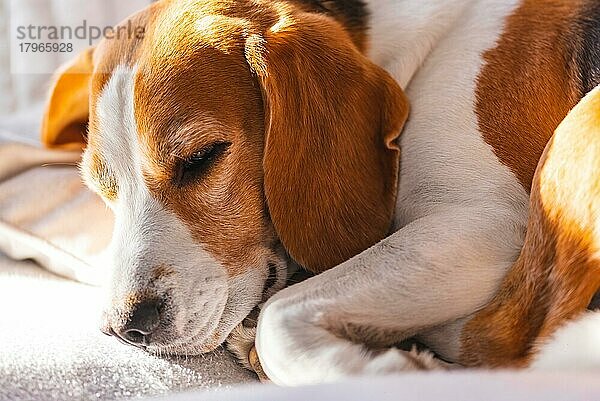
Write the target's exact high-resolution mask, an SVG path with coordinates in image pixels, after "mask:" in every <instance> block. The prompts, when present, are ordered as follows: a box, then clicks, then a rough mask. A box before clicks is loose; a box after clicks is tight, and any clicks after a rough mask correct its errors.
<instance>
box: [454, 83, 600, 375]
mask: <svg viewBox="0 0 600 401" xmlns="http://www.w3.org/2000/svg"><path fill="white" fill-rule="evenodd" d="M599 171H600V88H599V89H596V91H595V92H593V93H592V94H591V95H589V96H587V97H586V98H585V99H584V100H582V102H581V103H580V104H579V105H578V106H577V107H576V108H575V109H574V110H573V111H572V112H571V113H570V114H569V115H568V116H567V118H566V119H565V121H563V123H562V124H561V125H560V126H559V128H558V129H557V131H556V133H555V134H554V136H553V138H552V141H551V142H550V143H549V144H548V146H547V147H546V150H545V152H544V155H543V156H542V159H541V160H540V165H539V167H538V169H537V171H536V175H535V179H534V185H533V188H532V195H531V207H530V218H529V225H528V228H527V236H526V239H525V245H524V247H523V250H522V252H521V255H520V257H519V259H518V260H517V262H516V263H515V265H514V266H513V267H512V268H511V270H510V271H509V273H508V275H507V277H506V278H505V280H504V282H503V283H502V286H501V288H500V291H499V292H498V294H497V295H496V297H495V298H494V299H493V301H492V302H491V303H490V304H489V305H488V306H487V307H486V308H484V309H483V310H482V311H480V312H479V313H478V314H477V315H476V316H475V317H474V318H473V319H472V320H470V321H469V322H468V323H467V324H466V326H465V328H464V330H463V333H462V337H461V343H462V354H461V363H463V364H465V365H468V366H487V367H500V366H526V365H527V364H528V363H529V361H530V359H531V357H532V355H533V353H534V352H535V344H536V343H537V342H538V341H539V340H540V339H546V338H547V337H549V336H551V335H552V334H553V333H554V331H555V330H556V329H557V328H558V327H560V326H561V325H563V324H565V322H566V321H567V320H569V319H572V318H574V317H576V316H577V315H578V314H579V313H581V312H583V311H585V310H586V308H587V306H588V305H589V303H590V301H591V299H592V297H593V296H594V294H595V293H596V292H597V291H598V288H600V261H599V257H598V256H599V253H598V252H599V251H600V231H599V227H598V222H600V175H599V174H598V172H599Z"/></svg>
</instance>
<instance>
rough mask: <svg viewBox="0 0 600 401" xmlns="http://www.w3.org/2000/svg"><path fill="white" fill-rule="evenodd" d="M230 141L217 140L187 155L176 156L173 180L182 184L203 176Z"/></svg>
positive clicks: (223, 152) (227, 147)
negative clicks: (176, 161)
mask: <svg viewBox="0 0 600 401" xmlns="http://www.w3.org/2000/svg"><path fill="white" fill-rule="evenodd" d="M230 146H231V142H227V141H218V142H214V143H211V144H209V145H207V146H204V147H203V148H201V149H200V150H198V151H196V152H194V153H193V154H191V155H190V156H188V157H183V158H178V159H179V160H178V163H177V167H176V174H175V181H176V183H177V185H179V186H184V185H186V184H187V183H189V182H191V181H192V180H195V179H198V178H200V177H201V176H203V175H204V174H205V173H206V172H207V171H208V170H209V169H210V168H211V167H212V165H213V164H215V163H216V162H217V161H218V160H219V159H220V158H221V157H222V156H223V155H224V154H225V152H226V151H227V150H228V149H229V147H230Z"/></svg>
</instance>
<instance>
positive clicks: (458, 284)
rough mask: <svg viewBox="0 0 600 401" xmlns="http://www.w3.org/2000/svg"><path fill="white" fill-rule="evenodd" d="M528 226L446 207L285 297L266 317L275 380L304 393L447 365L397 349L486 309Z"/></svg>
mask: <svg viewBox="0 0 600 401" xmlns="http://www.w3.org/2000/svg"><path fill="white" fill-rule="evenodd" d="M522 224H523V222H522V218H517V217H516V213H515V212H513V211H506V212H505V213H503V212H502V209H501V208H500V207H494V206H493V205H486V207H471V208H462V207H454V208H446V209H445V210H443V211H440V212H439V213H436V214H432V215H430V216H426V217H423V218H421V219H418V220H416V221H414V222H412V223H410V224H409V225H407V226H405V227H404V228H402V229H401V230H400V231H398V232H396V233H394V234H393V235H391V236H390V237H388V238H386V239H385V240H383V241H382V242H380V243H379V244H377V245H375V246H373V247H371V248H370V249H368V250H366V251H365V252H363V253H362V254H360V255H358V256H356V257H354V258H352V259H350V260H349V261H347V262H344V263H342V264H341V265H339V266H337V267H335V268H333V269H331V270H329V271H326V272H324V273H322V274H320V275H318V276H316V277H313V278H311V279H309V280H307V281H305V282H302V283H300V284H297V285H294V286H292V287H289V288H287V289H285V290H283V291H281V292H279V293H278V294H276V295H275V296H274V297H273V298H271V300H269V302H267V304H266V305H265V307H264V308H263V310H262V313H261V315H260V318H259V324H258V334H257V341H256V347H257V351H258V354H259V357H260V360H261V362H262V364H263V368H264V370H265V372H266V373H267V375H268V376H269V378H271V380H273V381H275V382H276V383H279V384H287V385H298V384H308V383H316V382H323V381H331V380H336V379H339V378H343V377H346V376H351V375H357V374H379V373H389V372H398V371H404V370H414V369H429V368H432V367H436V366H439V365H438V364H437V363H436V362H435V361H434V360H432V359H431V358H430V357H429V356H428V355H426V354H425V355H423V354H422V355H419V354H416V353H414V352H413V353H409V352H403V351H400V350H398V349H396V348H389V347H390V346H392V345H393V344H395V343H397V342H398V341H399V340H401V339H403V338H406V337H409V336H411V335H414V334H416V333H417V332H419V330H421V329H424V328H427V327H431V326H434V325H438V324H441V323H443V322H447V321H450V320H455V319H457V318H459V317H463V316H466V315H469V314H471V313H473V312H474V311H475V310H477V309H478V308H481V307H482V306H484V305H485V304H486V303H487V302H488V301H489V300H490V298H491V297H492V296H493V295H494V292H495V291H496V289H497V286H498V285H499V282H500V281H501V279H502V277H503V275H504V273H505V271H506V269H507V268H508V267H510V266H511V264H512V263H513V262H514V260H515V258H516V257H517V256H518V254H519V250H520V247H521V246H522V240H523V236H524V227H523V225H522ZM366 344H368V345H369V346H370V347H369V346H367V345H366Z"/></svg>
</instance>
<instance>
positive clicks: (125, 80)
mask: <svg viewBox="0 0 600 401" xmlns="http://www.w3.org/2000/svg"><path fill="white" fill-rule="evenodd" d="M135 76H136V68H135V67H134V68H130V67H126V66H119V67H117V68H116V69H115V70H114V72H113V74H112V76H111V78H110V80H109V81H108V83H107V84H106V86H105V87H104V89H103V91H102V93H101V94H100V96H99V98H98V102H97V110H96V113H97V118H98V140H97V149H96V150H97V151H98V153H99V155H100V156H101V158H102V160H103V161H104V164H105V165H106V166H107V168H108V169H110V171H111V173H112V174H113V175H114V177H115V178H116V181H117V185H118V199H117V201H116V202H115V204H114V205H112V207H113V210H114V212H115V218H116V221H115V229H114V233H113V243H112V250H113V261H114V264H115V266H114V267H113V268H114V275H116V277H114V279H113V286H115V285H118V286H119V287H123V288H120V289H117V288H115V289H114V290H115V291H116V293H115V294H113V297H119V296H122V295H123V294H124V293H125V292H127V291H136V290H143V289H144V287H145V286H146V285H148V280H149V279H150V278H151V276H152V274H151V273H152V270H153V269H154V268H156V267H157V266H160V265H168V266H172V267H173V268H175V269H176V270H177V273H178V275H181V276H183V277H186V278H187V279H190V280H191V281H194V278H198V280H200V278H202V280H203V279H204V278H205V276H211V277H214V276H215V275H220V274H224V270H223V268H222V267H221V266H220V265H219V263H218V262H217V261H216V260H215V259H214V258H213V257H212V256H211V255H210V254H209V253H207V252H205V251H204V250H203V249H202V245H201V244H199V243H197V242H196V241H194V239H193V238H192V235H191V233H190V232H189V230H188V228H187V227H186V226H185V224H183V222H181V221H180V220H179V219H178V218H177V216H176V215H175V214H174V213H172V212H170V211H168V210H166V209H165V208H164V207H163V205H161V204H160V203H159V202H158V201H157V200H156V199H155V198H154V197H153V196H152V194H151V193H150V191H149V190H148V188H147V187H146V184H145V182H144V178H143V174H142V160H143V157H144V156H143V153H142V152H141V147H140V143H139V140H138V132H137V124H136V120H135V113H134V89H135ZM198 275H201V276H202V277H196V276H198ZM180 286H181V287H184V286H185V283H181V284H180Z"/></svg>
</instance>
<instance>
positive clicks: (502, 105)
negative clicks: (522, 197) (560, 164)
mask: <svg viewBox="0 0 600 401" xmlns="http://www.w3.org/2000/svg"><path fill="white" fill-rule="evenodd" d="M577 4H578V2H576V1H573V0H545V1H540V0H524V1H523V3H522V5H521V6H520V7H519V8H518V10H516V12H515V13H514V14H513V15H511V16H510V17H509V18H508V19H507V22H506V26H505V30H504V33H503V34H502V36H501V38H500V40H499V42H498V45H497V47H495V48H494V49H491V50H489V51H487V52H486V53H485V54H484V56H483V58H484V60H485V62H486V65H485V66H484V68H483V69H482V71H481V74H480V75H479V79H478V85H477V89H476V109H475V111H476V113H477V117H478V119H479V129H480V131H481V133H482V135H483V139H484V140H485V141H486V142H487V143H488V144H489V145H490V146H491V147H492V148H493V150H494V153H495V154H496V156H497V157H498V158H499V159H500V161H501V162H502V164H504V165H506V166H508V167H509V168H510V170H511V171H512V172H513V173H514V174H515V175H516V176H517V178H518V179H519V181H520V182H521V185H523V187H524V188H525V189H527V190H529V189H530V188H531V182H532V179H533V174H534V171H535V168H536V166H537V164H538V160H539V159H540V156H541V155H542V152H543V150H544V147H545V146H546V143H547V142H548V140H549V139H550V137H551V136H552V133H553V132H554V129H555V128H556V127H557V126H558V124H559V123H560V122H561V121H562V119H563V118H564V117H565V116H566V115H567V113H568V112H569V110H570V109H571V108H572V107H573V106H574V105H575V104H576V103H577V101H578V100H579V99H580V98H581V94H580V91H579V87H578V78H577V76H576V74H577V73H576V67H575V65H574V63H575V59H574V57H575V54H574V51H573V45H574V43H573V41H574V40H576V33H575V32H572V31H571V30H572V29H574V28H573V21H574V20H575V18H576V16H577V14H578V9H577V6H576V5H577Z"/></svg>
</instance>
